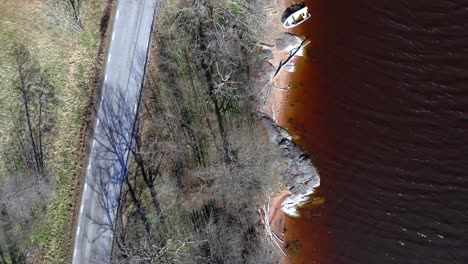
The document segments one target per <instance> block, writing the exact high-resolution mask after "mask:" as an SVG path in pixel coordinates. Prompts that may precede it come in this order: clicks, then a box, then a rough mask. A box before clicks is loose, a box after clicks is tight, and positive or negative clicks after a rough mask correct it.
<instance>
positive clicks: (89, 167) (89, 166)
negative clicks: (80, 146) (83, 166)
mask: <svg viewBox="0 0 468 264" xmlns="http://www.w3.org/2000/svg"><path fill="white" fill-rule="evenodd" d="M90 169H91V162H90V163H88V169H87V170H88V171H89V170H90Z"/></svg>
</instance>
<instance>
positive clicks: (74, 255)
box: [73, 248, 76, 257]
mask: <svg viewBox="0 0 468 264" xmlns="http://www.w3.org/2000/svg"><path fill="white" fill-rule="evenodd" d="M73 257H76V248H75V250H74V251H73Z"/></svg>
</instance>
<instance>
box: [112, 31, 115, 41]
mask: <svg viewBox="0 0 468 264" xmlns="http://www.w3.org/2000/svg"><path fill="white" fill-rule="evenodd" d="M114 37H115V31H114V32H112V40H114Z"/></svg>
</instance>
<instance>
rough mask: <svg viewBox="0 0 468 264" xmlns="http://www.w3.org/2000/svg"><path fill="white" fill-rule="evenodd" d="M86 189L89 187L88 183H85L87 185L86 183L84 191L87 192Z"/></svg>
mask: <svg viewBox="0 0 468 264" xmlns="http://www.w3.org/2000/svg"><path fill="white" fill-rule="evenodd" d="M86 189H88V184H87V183H85V185H84V191H85V192H86Z"/></svg>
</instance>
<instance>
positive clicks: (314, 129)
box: [287, 0, 468, 264]
mask: <svg viewBox="0 0 468 264" xmlns="http://www.w3.org/2000/svg"><path fill="white" fill-rule="evenodd" d="M306 2H307V4H308V6H309V9H310V11H311V12H312V15H313V17H312V18H311V19H310V20H309V21H307V22H306V23H304V24H303V26H302V28H300V29H298V32H299V33H302V34H306V35H307V36H308V37H309V38H310V39H311V40H312V44H311V45H310V46H309V47H308V49H307V53H308V58H307V59H306V60H303V61H302V62H301V63H299V66H298V67H299V69H298V73H297V74H296V77H295V80H294V81H293V82H292V84H291V86H292V87H293V88H292V95H291V97H290V99H289V102H288V105H289V108H290V109H289V112H290V116H289V117H288V118H287V126H288V127H289V129H290V131H291V132H293V134H297V135H300V136H301V139H300V140H299V143H300V144H301V145H302V146H303V147H304V148H305V149H306V151H307V152H308V153H309V154H311V156H312V157H313V160H314V162H315V164H316V165H317V167H318V170H319V171H320V175H321V184H322V185H321V187H320V188H319V190H318V192H317V196H323V197H325V199H326V203H325V204H324V205H316V206H310V207H309V208H305V209H304V210H303V216H302V217H301V218H300V219H298V220H292V219H289V220H288V224H289V226H290V227H289V230H288V234H287V239H288V241H289V246H290V248H298V249H299V253H300V254H295V253H294V252H293V251H294V250H291V251H290V252H291V258H292V259H293V260H294V261H295V262H296V263H332V264H335V263H359V264H362V263H424V264H426V263H468V1H457V0H452V1H434V0H426V1H422V0H412V1H401V0H393V1H384V0H381V1H375V0H356V1H338V0H314V1H306ZM291 224H292V227H291ZM296 239H297V240H298V241H296V242H295V243H294V241H295V240H296ZM301 255H302V257H301V258H299V257H298V256H301Z"/></svg>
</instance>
